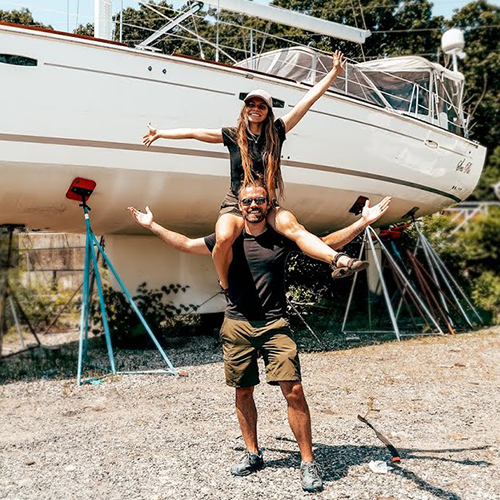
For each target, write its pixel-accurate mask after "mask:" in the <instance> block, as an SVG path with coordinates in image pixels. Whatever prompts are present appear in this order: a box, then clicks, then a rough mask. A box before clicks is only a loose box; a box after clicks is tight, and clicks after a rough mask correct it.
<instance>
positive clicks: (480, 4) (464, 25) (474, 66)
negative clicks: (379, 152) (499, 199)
mask: <svg viewBox="0 0 500 500" xmlns="http://www.w3.org/2000/svg"><path fill="white" fill-rule="evenodd" d="M450 25H452V26H456V27H458V28H461V29H462V31H463V33H464V38H465V43H466V45H465V51H466V53H467V57H466V58H465V59H464V60H463V62H462V63H461V64H460V71H462V73H464V76H465V81H466V96H465V102H466V103H467V111H468V112H469V113H471V114H472V127H471V138H472V139H475V140H477V141H479V142H480V143H481V144H484V145H485V146H486V147H487V148H488V150H489V155H488V159H487V163H486V168H485V170H484V172H483V176H482V178H481V181H480V183H479V185H478V188H477V189H476V191H475V192H474V196H475V197H476V198H478V199H495V196H494V193H493V191H492V190H491V187H490V185H491V184H493V183H495V182H498V181H499V180H500V150H499V149H498V146H499V145H500V99H499V97H498V96H499V95H500V43H499V40H500V37H499V36H498V34H499V30H500V28H499V26H500V8H499V7H497V6H495V5H491V4H489V3H488V2H486V1H485V0H478V1H475V2H470V3H468V4H467V5H465V6H464V7H462V8H461V9H460V10H459V11H457V12H456V13H455V15H454V16H453V18H452V19H451V22H450Z"/></svg>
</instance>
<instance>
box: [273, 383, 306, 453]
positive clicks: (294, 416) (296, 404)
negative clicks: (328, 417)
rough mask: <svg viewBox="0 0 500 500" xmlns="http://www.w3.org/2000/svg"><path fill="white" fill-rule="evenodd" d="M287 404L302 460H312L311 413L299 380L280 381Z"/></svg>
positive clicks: (289, 418)
mask: <svg viewBox="0 0 500 500" xmlns="http://www.w3.org/2000/svg"><path fill="white" fill-rule="evenodd" d="M280 387H281V392H283V396H285V399H286V402H287V404H288V422H289V424H290V428H291V429H292V432H293V435H294V436H295V439H296V440H297V444H298V445H299V450H300V454H301V456H302V461H303V462H313V461H314V457H313V452H312V432H311V414H310V413H309V406H307V401H306V397H305V396H304V390H303V388H302V384H301V383H300V382H280Z"/></svg>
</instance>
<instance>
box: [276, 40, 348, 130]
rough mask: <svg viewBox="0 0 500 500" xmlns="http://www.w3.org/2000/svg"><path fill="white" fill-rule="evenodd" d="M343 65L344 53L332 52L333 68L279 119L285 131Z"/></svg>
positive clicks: (333, 78)
mask: <svg viewBox="0 0 500 500" xmlns="http://www.w3.org/2000/svg"><path fill="white" fill-rule="evenodd" d="M344 66H345V58H344V54H342V52H341V51H340V50H336V51H335V52H334V53H333V68H332V69H331V71H329V72H328V73H327V74H326V75H325V76H324V77H323V78H322V79H321V80H320V81H319V82H318V83H317V84H316V85H315V86H314V87H313V88H312V89H311V90H309V92H307V94H306V95H305V96H304V97H303V98H302V99H301V100H300V101H299V103H298V104H297V105H296V106H295V107H294V108H293V109H292V110H291V111H290V112H288V113H287V114H286V115H284V116H283V117H282V118H281V119H282V120H283V123H284V124H285V131H286V132H287V133H288V132H290V130H292V128H293V127H295V125H297V123H299V121H300V120H301V119H302V118H303V117H304V115H305V114H306V113H307V112H308V111H309V109H310V107H311V106H312V105H313V104H314V103H315V102H316V101H317V100H318V99H319V98H320V97H321V96H322V95H323V94H324V93H325V92H326V91H327V90H328V88H329V87H330V85H331V84H332V83H333V81H334V80H335V78H337V75H338V74H339V73H341V72H342V71H343V69H344Z"/></svg>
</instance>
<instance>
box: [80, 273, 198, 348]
mask: <svg viewBox="0 0 500 500" xmlns="http://www.w3.org/2000/svg"><path fill="white" fill-rule="evenodd" d="M188 288H189V287H187V286H182V285H180V284H175V285H174V284H171V285H169V286H162V287H161V289H159V290H158V289H152V290H148V289H147V287H146V283H142V284H141V285H139V287H138V288H137V293H136V295H135V296H134V297H133V299H134V301H135V303H136V305H137V307H138V309H139V311H141V313H142V315H143V316H144V319H145V320H146V323H147V324H148V325H149V327H150V328H151V330H152V331H153V333H154V335H155V336H156V338H157V339H159V340H160V339H161V338H164V337H167V336H179V335H189V334H193V329H194V327H195V326H196V324H197V322H196V320H195V319H194V318H193V317H191V316H182V317H180V318H179V317H178V316H179V315H180V314H183V313H184V314H185V313H194V312H196V310H197V306H195V305H194V304H189V305H188V306H185V305H182V304H181V305H179V306H178V307H177V306H175V305H174V304H173V303H172V302H171V301H167V300H166V297H167V296H169V295H170V294H178V293H184V292H186V290H187V289H188ZM104 301H105V304H106V314H107V316H108V324H109V329H110V335H111V338H112V341H113V344H115V345H117V346H118V347H123V348H140V347H148V348H151V347H153V346H154V343H153V341H152V340H151V338H150V337H149V334H148V333H147V331H146V329H145V328H144V326H143V325H142V323H141V321H140V319H139V317H138V316H137V314H136V313H135V312H134V310H133V309H132V307H131V306H130V304H129V303H128V300H127V298H126V297H125V295H124V294H123V293H122V292H119V291H116V290H113V289H111V288H106V289H105V290H104ZM90 314H91V316H92V318H93V328H92V333H94V334H96V335H97V334H101V333H103V332H104V329H103V323H102V315H101V311H100V308H99V301H98V300H97V298H95V299H94V300H93V302H92V304H91V308H90Z"/></svg>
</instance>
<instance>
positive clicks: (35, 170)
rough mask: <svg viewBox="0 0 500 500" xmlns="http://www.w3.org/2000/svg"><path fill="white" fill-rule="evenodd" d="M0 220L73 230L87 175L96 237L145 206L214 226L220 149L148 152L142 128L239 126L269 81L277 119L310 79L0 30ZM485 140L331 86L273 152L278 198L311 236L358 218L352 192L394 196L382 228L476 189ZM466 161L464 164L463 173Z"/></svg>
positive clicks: (224, 177)
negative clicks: (78, 189) (20, 62)
mask: <svg viewBox="0 0 500 500" xmlns="http://www.w3.org/2000/svg"><path fill="white" fill-rule="evenodd" d="M0 53H8V54H15V55H22V56H27V57H30V58H33V59H36V60H37V62H38V64H37V66H33V67H23V66H14V65H10V64H1V63H0V82H1V89H2V92H1V93H0V109H1V113H0V224H5V223H17V224H25V225H26V226H27V227H28V228H30V229H40V230H51V231H66V232H83V230H84V223H83V218H82V213H81V209H80V208H79V207H78V203H77V202H73V201H69V200H67V199H66V198H65V193H66V191H67V189H68V187H69V185H70V184H71V181H72V180H73V179H74V178H75V177H84V178H88V179H92V180H94V181H95V182H96V183H97V188H96V190H95V192H94V194H93V195H92V198H91V199H90V202H89V204H90V206H91V207H92V209H93V210H92V223H93V227H94V230H95V232H96V233H98V234H108V235H109V234H114V235H134V234H145V233H144V231H142V230H141V228H140V227H139V226H138V225H136V224H135V223H134V222H133V221H132V219H131V218H130V216H129V214H128V213H127V211H126V207H127V206H128V205H135V206H137V207H144V206H145V205H146V204H148V205H149V206H150V207H151V208H152V210H153V212H154V214H155V217H156V219H157V220H158V222H160V223H163V224H165V225H167V226H168V227H170V228H173V229H179V230H182V231H184V232H186V233H188V234H190V235H197V236H200V235H203V234H206V233H209V232H211V231H212V230H213V227H214V223H215V220H216V215H217V211H218V206H219V204H220V201H221V200H222V198H223V195H224V194H225V192H226V191H227V189H228V186H229V161H228V155H227V151H226V150H225V148H224V147H223V146H222V145H210V144H204V143H200V142H197V141H165V140H164V141H160V142H157V143H155V145H154V146H153V147H151V148H150V149H149V150H146V149H145V148H144V147H143V146H142V143H141V138H142V135H143V134H144V133H145V131H146V124H147V122H148V121H151V122H152V123H153V124H154V125H156V126H159V127H161V128H176V127H186V126H187V127H193V126H195V127H206V128H218V127H221V126H227V125H232V124H235V122H236V117H237V115H238V113H239V109H240V107H241V101H240V100H239V94H240V92H248V91H250V90H252V89H254V88H256V87H261V88H265V89H266V90H268V91H269V92H270V93H271V94H272V95H273V97H275V98H278V99H281V100H282V101H284V102H285V103H286V104H285V108H284V109H278V110H277V113H276V114H277V115H278V116H279V115H280V114H283V113H284V112H286V111H287V110H289V109H290V106H293V105H295V104H296V103H297V102H298V101H299V100H300V98H301V97H302V96H303V94H304V92H306V91H307V87H306V86H303V85H300V84H295V83H293V82H287V81H284V80H281V79H278V78H275V77H271V76H265V75H259V74H251V73H249V72H248V71H247V70H242V69H237V68H230V67H226V66H222V65H215V64H213V63H208V62H202V61H197V60H190V59H186V58H182V57H171V56H164V55H156V54H151V53H145V52H140V51H137V50H134V49H128V48H125V47H121V46H117V45H110V44H104V43H100V42H97V41H89V40H82V39H78V38H71V37H66V36H62V35H56V34H48V33H43V32H38V31H28V30H24V29H20V28H13V27H6V26H0ZM484 158H485V148H483V147H482V146H479V145H478V144H475V143H473V142H471V141H469V140H467V139H464V138H462V137H459V136H457V135H454V134H452V133H450V132H448V131H445V130H442V129H439V128H438V127H435V126H432V125H429V124H427V123H424V122H420V121H418V120H415V119H412V118H409V117H404V116H401V115H399V114H396V113H391V112H389V111H387V110H385V109H381V108H377V107H375V106H372V105H370V104H366V103H363V102H360V101H355V100H353V99H351V98H349V97H345V96H342V95H339V94H331V93H328V94H327V95H325V96H324V97H322V98H321V99H320V100H319V101H318V103H317V104H316V105H315V106H314V107H313V109H312V110H311V111H310V112H309V113H308V114H307V115H306V117H305V118H304V119H303V121H302V122H301V123H300V124H299V125H298V126H297V127H296V128H295V129H294V130H293V132H292V133H290V134H289V135H288V138H287V141H286V142H285V144H284V148H283V159H282V168H283V177H284V180H285V185H286V193H285V196H286V199H285V202H284V205H285V206H286V207H289V208H290V209H292V210H293V211H294V212H295V214H296V215H297V217H298V219H299V220H300V221H301V222H303V223H304V224H305V225H306V227H308V228H309V229H311V230H313V231H317V232H321V231H326V230H330V229H334V228H339V227H341V226H344V225H347V224H349V223H351V222H352V221H353V220H355V216H354V215H353V214H351V213H349V209H350V207H351V206H352V205H353V203H354V202H355V201H356V199H357V198H358V196H360V195H363V196H367V197H369V198H370V200H371V201H372V203H376V202H378V201H379V200H380V199H382V198H383V197H384V196H386V195H390V196H392V197H393V198H394V201H393V203H392V205H391V208H390V210H389V211H388V213H387V214H386V215H385V216H384V218H383V219H382V220H381V221H380V223H381V224H387V223H390V222H395V221H398V220H400V219H401V218H402V216H403V215H404V214H406V213H407V212H408V211H409V210H411V209H412V208H413V207H419V211H418V212H417V215H423V214H429V213H433V212H436V211H438V210H441V209H443V208H445V207H447V206H450V205H451V204H453V203H456V202H458V201H460V200H463V199H465V198H466V197H467V196H468V195H469V194H470V193H471V191H472V190H473V189H474V187H475V185H476V184H477V181H478V179H479V176H480V174H481V170H482V167H483V163H484ZM465 166H467V168H463V167H465Z"/></svg>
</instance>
